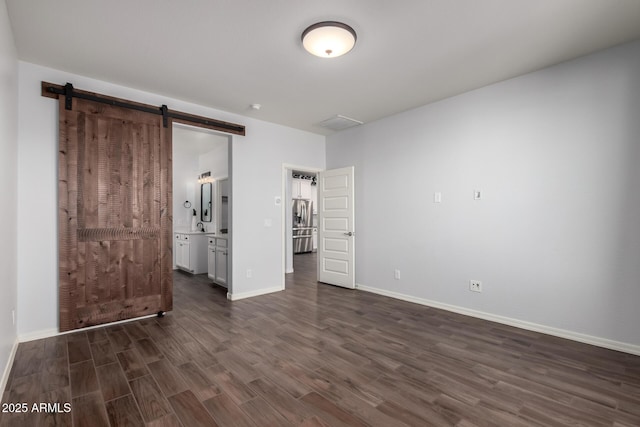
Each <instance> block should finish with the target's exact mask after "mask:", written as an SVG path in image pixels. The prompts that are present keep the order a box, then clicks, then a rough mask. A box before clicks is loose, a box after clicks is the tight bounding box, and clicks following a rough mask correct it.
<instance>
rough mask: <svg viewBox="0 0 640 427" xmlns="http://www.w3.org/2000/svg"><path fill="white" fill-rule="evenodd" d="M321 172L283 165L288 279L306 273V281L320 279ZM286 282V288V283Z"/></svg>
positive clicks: (285, 270)
mask: <svg viewBox="0 0 640 427" xmlns="http://www.w3.org/2000/svg"><path fill="white" fill-rule="evenodd" d="M318 172H320V171H319V170H318V169H316V168H310V167H305V166H294V165H283V172H282V173H283V184H284V191H283V194H284V202H283V203H282V206H283V209H284V215H283V218H284V226H283V230H284V242H285V244H284V248H283V249H284V254H283V255H284V256H283V260H284V268H283V271H284V272H285V275H286V274H291V273H293V272H294V271H295V270H296V269H298V270H300V269H304V275H305V276H306V277H314V278H315V277H316V276H317V262H316V250H317V225H318V224H317V218H318V216H317V188H318V187H317V175H318ZM296 273H300V271H297V272H296ZM314 281H315V279H314ZM283 282H284V283H285V286H286V280H285V281H283Z"/></svg>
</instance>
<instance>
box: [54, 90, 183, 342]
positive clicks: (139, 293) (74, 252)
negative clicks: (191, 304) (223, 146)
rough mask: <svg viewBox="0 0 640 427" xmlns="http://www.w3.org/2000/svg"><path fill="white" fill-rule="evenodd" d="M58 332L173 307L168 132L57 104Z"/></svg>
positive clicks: (98, 107) (144, 121) (90, 108)
mask: <svg viewBox="0 0 640 427" xmlns="http://www.w3.org/2000/svg"><path fill="white" fill-rule="evenodd" d="M59 105H60V108H59V111H60V127H59V131H60V135H59V136H60V141H59V171H58V173H59V179H58V199H59V202H58V203H59V219H58V221H59V230H58V233H59V274H60V278H59V283H60V302H59V303H60V330H61V331H67V330H71V329H77V328H82V327H86V326H92V325H98V324H103V323H108V322H113V321H117V320H123V319H129V318H133V317H139V316H143V315H148V314H154V313H158V312H159V311H168V310H171V308H172V295H173V289H172V275H171V274H172V272H171V265H172V264H171V260H172V257H171V253H172V252H171V251H172V248H171V244H172V239H171V230H172V224H171V221H172V220H171V218H172V214H171V185H172V179H171V126H169V127H168V128H165V127H163V126H162V117H161V116H158V115H153V114H149V113H144V112H140V111H135V110H131V109H126V108H121V107H114V106H111V105H107V104H104V103H97V102H94V101H88V100H85V99H79V98H74V99H73V106H72V109H71V110H67V109H65V98H64V97H63V96H61V97H60V98H59Z"/></svg>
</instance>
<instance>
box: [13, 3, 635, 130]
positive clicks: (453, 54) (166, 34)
mask: <svg viewBox="0 0 640 427" xmlns="http://www.w3.org/2000/svg"><path fill="white" fill-rule="evenodd" d="M6 2H7V8H8V11H9V17H10V21H11V25H12V28H13V32H14V38H15V42H16V46H17V50H18V55H19V58H20V59H21V60H24V61H28V62H34V63H37V64H42V65H45V66H49V67H53V68H57V69H61V70H66V71H69V72H72V73H76V74H81V75H85V76H89V77H93V78H97V79H100V80H105V81H109V82H113V83H117V84H121V85H124V86H129V87H134V88H137V89H142V90H146V91H149V92H154V93H158V94H162V95H165V96H168V97H173V98H178V99H182V100H186V101H191V102H194V103H198V104H203V105H207V106H210V107H214V108H217V109H221V110H226V111H230V112H234V113H238V114H242V115H246V116H251V117H256V118H259V119H262V120H266V121H270V122H275V123H280V124H283V125H287V126H291V127H295V128H299V129H305V130H308V131H311V132H315V133H320V134H328V133H330V131H328V130H326V129H324V128H321V127H319V126H318V125H317V124H318V123H319V122H321V121H323V120H325V119H327V118H329V117H331V116H333V115H335V114H341V115H344V116H347V117H351V118H354V119H357V120H361V121H364V122H365V123H366V122H371V121H373V120H377V119H380V118H382V117H385V116H389V115H392V114H395V113H398V112H401V111H404V110H407V109H410V108H413V107H417V106H420V105H424V104H427V103H430V102H433V101H436V100H439V99H443V98H446V97H449V96H453V95H456V94H459V93H462V92H465V91H468V90H472V89H475V88H478V87H482V86H485V85H487V84H491V83H494V82H498V81H501V80H505V79H508V78H511V77H515V76H518V75H522V74H524V73H527V72H531V71H534V70H538V69H541V68H544V67H547V66H549V65H553V64H557V63H559V62H562V61H566V60H569V59H572V58H576V57H579V56H582V55H585V54H588V53H591V52H594V51H597V50H600V49H603V48H606V47H610V46H613V45H616V44H619V43H623V42H627V41H631V40H635V39H639V38H640V0H399V1H390V0H322V1H311V0H271V1H264V0H190V1H168V0H135V1H132V0H108V1H107V0H103V1H98V0H90V1H88V0H56V1H51V0H6ZM324 20H338V21H342V22H345V23H347V24H349V25H351V26H352V27H353V28H354V29H355V30H356V32H357V34H358V41H357V43H356V47H355V48H354V50H353V51H351V52H350V53H349V54H347V55H345V56H342V57H339V58H335V59H330V60H327V59H322V58H317V57H314V56H312V55H310V54H308V53H306V52H305V51H304V50H303V48H302V45H301V42H300V34H301V33H302V31H303V30H304V29H305V28H306V27H307V26H309V25H311V24H313V23H315V22H318V21H324ZM58 83H64V82H58ZM80 89H82V88H80ZM252 103H259V104H262V109H261V110H259V111H254V110H251V109H250V108H249V105H250V104H252ZM169 107H170V108H171V106H169Z"/></svg>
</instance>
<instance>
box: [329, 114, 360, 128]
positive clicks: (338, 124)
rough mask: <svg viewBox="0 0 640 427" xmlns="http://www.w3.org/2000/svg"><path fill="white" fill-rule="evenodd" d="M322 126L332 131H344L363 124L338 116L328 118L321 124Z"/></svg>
mask: <svg viewBox="0 0 640 427" xmlns="http://www.w3.org/2000/svg"><path fill="white" fill-rule="evenodd" d="M319 124H320V126H322V127H324V128H327V129H331V130H343V129H347V128H350V127H353V126H358V125H361V124H362V122H361V121H360V120H356V119H351V118H349V117H345V116H341V115H340V114H336V115H335V116H333V117H330V118H328V119H327V120H324V121H322V122H320V123H319Z"/></svg>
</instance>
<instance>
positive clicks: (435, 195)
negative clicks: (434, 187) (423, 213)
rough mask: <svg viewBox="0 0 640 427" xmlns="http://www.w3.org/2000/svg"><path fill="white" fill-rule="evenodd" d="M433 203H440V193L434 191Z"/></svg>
mask: <svg viewBox="0 0 640 427" xmlns="http://www.w3.org/2000/svg"><path fill="white" fill-rule="evenodd" d="M433 203H442V193H441V192H439V191H436V192H435V193H433Z"/></svg>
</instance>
